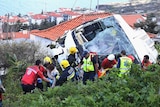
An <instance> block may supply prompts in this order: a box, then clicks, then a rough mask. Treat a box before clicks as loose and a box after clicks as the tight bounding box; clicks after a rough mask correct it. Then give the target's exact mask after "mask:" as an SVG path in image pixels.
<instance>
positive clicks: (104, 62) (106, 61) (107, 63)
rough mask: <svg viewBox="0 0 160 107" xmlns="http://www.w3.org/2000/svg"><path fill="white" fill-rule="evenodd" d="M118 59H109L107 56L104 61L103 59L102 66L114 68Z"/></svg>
mask: <svg viewBox="0 0 160 107" xmlns="http://www.w3.org/2000/svg"><path fill="white" fill-rule="evenodd" d="M116 62H117V61H116V60H113V61H109V60H108V59H107V58H105V59H104V60H103V61H102V64H101V67H102V68H104V69H106V68H112V67H113V66H114V65H115V64H116Z"/></svg>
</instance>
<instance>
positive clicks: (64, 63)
mask: <svg viewBox="0 0 160 107" xmlns="http://www.w3.org/2000/svg"><path fill="white" fill-rule="evenodd" d="M61 66H62V67H63V68H67V67H68V66H70V64H69V62H68V61H67V60H62V61H61Z"/></svg>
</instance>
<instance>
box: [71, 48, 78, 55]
mask: <svg viewBox="0 0 160 107" xmlns="http://www.w3.org/2000/svg"><path fill="white" fill-rule="evenodd" d="M69 52H70V54H74V53H76V52H77V48H76V47H70V48H69Z"/></svg>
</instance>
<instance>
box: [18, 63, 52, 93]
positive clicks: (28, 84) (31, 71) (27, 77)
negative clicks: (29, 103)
mask: <svg viewBox="0 0 160 107" xmlns="http://www.w3.org/2000/svg"><path fill="white" fill-rule="evenodd" d="M40 66H41V67H43V65H42V64H41V61H40V60H36V62H35V65H33V66H29V67H27V69H26V72H25V74H24V75H23V77H22V79H21V86H22V89H23V91H24V94H26V93H32V92H33V90H34V89H35V86H36V83H37V78H38V77H40V78H41V79H42V80H44V81H46V82H50V83H51V84H52V83H53V81H52V80H49V79H47V78H46V77H45V76H44V75H43V73H42V71H40ZM44 69H45V68H44ZM46 70H47V69H46Z"/></svg>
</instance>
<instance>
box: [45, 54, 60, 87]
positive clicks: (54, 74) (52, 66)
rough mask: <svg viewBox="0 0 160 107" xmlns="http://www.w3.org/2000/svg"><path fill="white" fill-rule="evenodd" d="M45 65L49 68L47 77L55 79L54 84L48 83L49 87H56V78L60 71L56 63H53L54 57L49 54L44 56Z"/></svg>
mask: <svg viewBox="0 0 160 107" xmlns="http://www.w3.org/2000/svg"><path fill="white" fill-rule="evenodd" d="M44 66H46V68H47V69H48V71H47V76H46V77H48V78H49V79H51V80H53V81H54V82H53V84H50V83H47V87H54V85H55V82H56V78H57V79H58V78H59V75H60V73H59V71H58V70H57V67H56V65H55V64H54V63H53V61H52V58H50V57H48V56H46V57H45V58H44Z"/></svg>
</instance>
